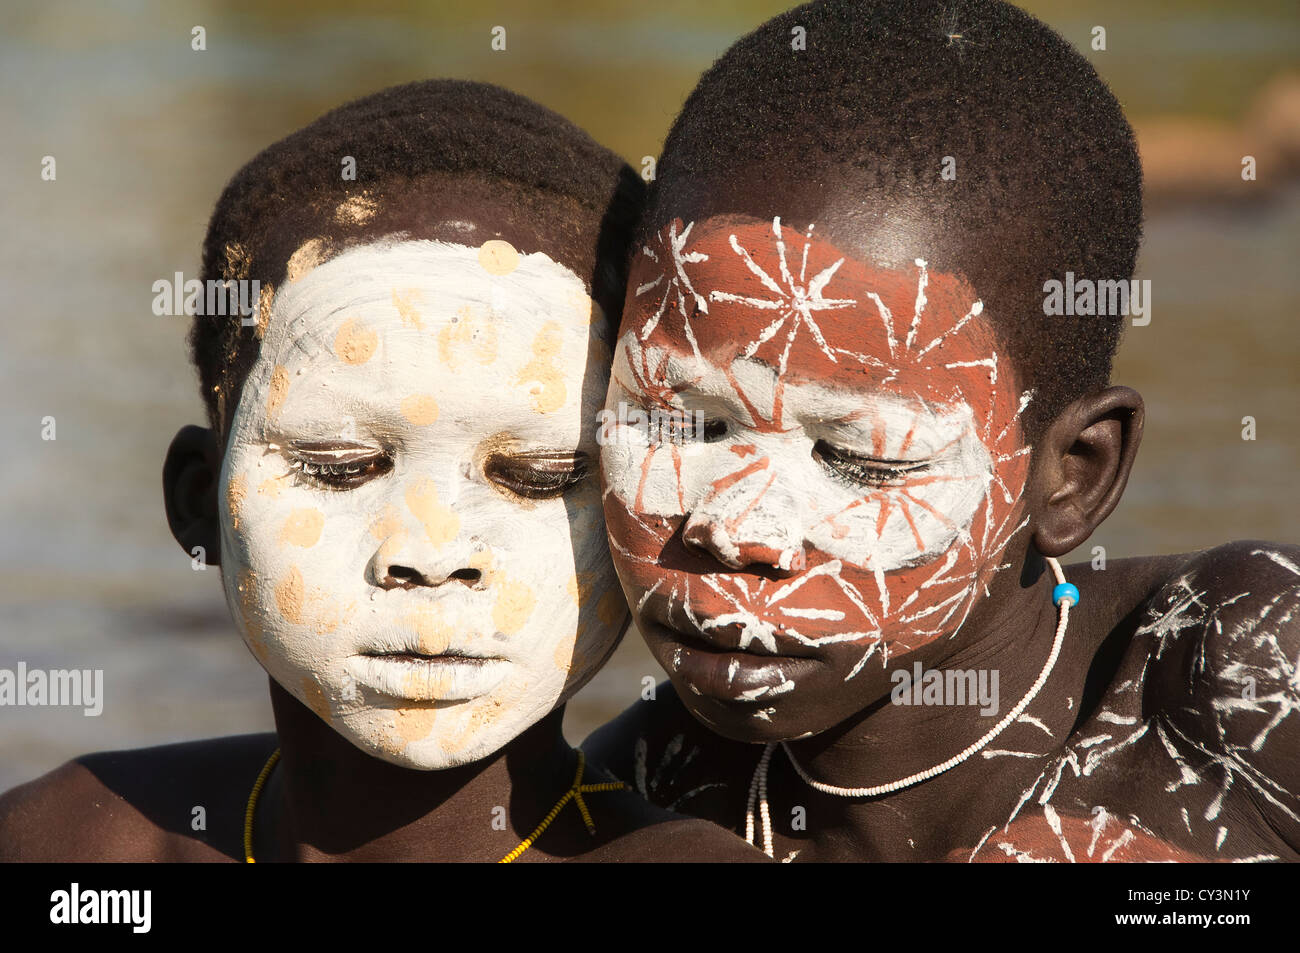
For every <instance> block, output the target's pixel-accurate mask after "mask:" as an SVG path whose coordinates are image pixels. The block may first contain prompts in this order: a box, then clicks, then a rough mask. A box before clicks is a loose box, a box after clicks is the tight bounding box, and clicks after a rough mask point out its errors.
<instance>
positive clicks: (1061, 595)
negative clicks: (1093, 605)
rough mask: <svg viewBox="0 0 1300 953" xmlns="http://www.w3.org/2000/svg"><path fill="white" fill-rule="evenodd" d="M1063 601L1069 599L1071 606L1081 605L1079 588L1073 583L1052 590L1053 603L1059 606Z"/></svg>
mask: <svg viewBox="0 0 1300 953" xmlns="http://www.w3.org/2000/svg"><path fill="white" fill-rule="evenodd" d="M1063 599H1069V600H1070V604H1071V605H1076V606H1077V605H1078V604H1079V590H1078V587H1076V586H1074V585H1072V584H1071V583H1068V582H1063V583H1061V584H1060V585H1058V586H1057V587H1056V588H1055V589H1053V590H1052V602H1054V603H1055V604H1056V605H1058V606H1059V605H1060V604H1061V601H1062V600H1063Z"/></svg>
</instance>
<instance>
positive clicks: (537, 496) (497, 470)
mask: <svg viewBox="0 0 1300 953" xmlns="http://www.w3.org/2000/svg"><path fill="white" fill-rule="evenodd" d="M530 464H532V465H530ZM483 472H484V474H486V475H487V478H488V479H489V480H491V481H492V482H493V483H495V484H496V485H497V486H499V487H502V488H503V489H505V490H508V491H509V492H511V493H513V494H514V495H515V496H521V497H523V498H525V499H529V500H549V499H553V498H555V497H557V496H563V495H564V494H565V493H567V492H568V491H569V490H571V489H572V488H573V487H575V486H577V485H578V484H580V483H581V482H582V481H583V480H585V479H586V478H587V457H586V454H581V453H579V454H576V455H575V454H536V455H534V456H521V457H508V456H505V455H502V454H495V455H493V456H490V457H488V459H487V461H486V462H485V463H484V464H483Z"/></svg>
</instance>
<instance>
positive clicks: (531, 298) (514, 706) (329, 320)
mask: <svg viewBox="0 0 1300 953" xmlns="http://www.w3.org/2000/svg"><path fill="white" fill-rule="evenodd" d="M316 257H317V256H316V254H315V251H314V250H313V249H308V250H307V251H305V252H304V253H303V255H302V256H301V259H300V261H299V262H298V263H297V264H298V265H299V266H301V267H297V268H295V269H294V275H293V276H292V279H293V280H291V281H287V282H286V283H285V284H284V287H283V288H282V289H281V290H280V291H279V292H278V293H277V294H276V296H275V298H274V301H273V302H272V303H271V305H270V308H269V317H268V320H267V321H266V328H265V334H264V337H263V343H262V348H261V353H260V355H259V357H258V360H257V363H256V364H255V365H254V367H253V368H252V370H251V371H250V373H249V376H248V378H247V381H246V383H245V385H244V390H243V393H242V394H241V397H240V403H239V407H238V409H237V411H236V413H235V417H234V423H233V427H232V432H231V437H230V441H229V445H228V449H227V453H226V458H225V461H224V465H223V473H222V481H223V482H222V486H223V487H225V488H226V502H227V505H226V506H225V507H224V508H223V513H222V547H223V549H222V557H223V558H222V570H223V579H224V580H225V585H226V588H227V599H228V601H229V602H230V604H231V608H232V613H233V614H234V615H235V617H236V619H237V620H238V621H239V624H240V628H241V631H242V632H243V634H244V638H245V641H246V642H247V643H248V644H249V647H250V649H252V650H253V651H254V654H255V655H256V657H257V658H258V660H259V662H261V664H262V665H263V667H265V668H266V670H267V671H268V672H269V673H270V674H271V675H272V677H274V678H275V679H276V681H277V682H279V684H280V685H281V686H283V687H284V688H285V689H286V690H287V691H289V692H290V693H292V694H293V695H294V696H295V697H297V698H298V699H299V700H300V701H302V702H303V703H304V704H305V705H307V706H308V707H309V708H310V709H311V710H312V711H314V712H316V714H317V715H319V716H320V717H321V718H322V719H323V720H325V721H326V722H328V723H329V724H330V725H331V726H332V727H334V728H335V730H337V731H338V732H339V733H340V734H342V735H343V736H344V737H346V738H348V740H350V741H351V742H353V743H354V744H356V745H357V746H358V747H360V748H362V749H363V750H365V751H367V752H370V753H371V754H373V755H374V756H375V757H379V758H382V759H384V760H386V761H390V762H392V763H395V764H400V765H403V766H406V767H412V768H417V769H425V770H433V769H439V768H444V767H450V766H453V765H458V764H465V763H469V762H472V761H476V760H479V759H481V758H483V757H486V756H487V755H489V754H492V753H493V752H495V751H497V750H499V749H500V748H501V747H502V746H504V745H505V744H506V743H508V742H509V741H510V740H512V739H513V738H515V737H516V736H518V735H519V734H520V733H521V732H523V731H524V730H525V729H527V728H528V727H530V726H531V725H533V724H535V723H536V722H537V721H538V720H539V719H541V718H542V717H543V716H545V715H546V714H548V713H549V712H551V711H554V710H555V708H556V707H557V706H559V705H560V704H562V703H563V702H564V701H565V700H567V699H568V697H569V696H570V695H572V693H573V692H574V691H576V690H577V689H578V688H579V687H581V686H582V685H583V684H584V683H585V682H586V681H587V680H588V679H589V678H590V677H591V676H592V675H593V674H594V673H595V668H596V666H597V665H599V663H600V661H601V660H602V659H604V658H606V657H607V656H608V654H609V651H610V650H611V649H612V647H613V645H614V644H615V642H616V641H617V639H618V636H619V632H620V629H621V628H622V623H623V619H624V613H623V611H622V609H621V605H622V603H621V597H620V595H619V592H618V588H617V583H616V580H615V577H614V573H613V569H612V565H611V561H610V558H609V551H608V547H607V542H606V538H605V528H604V523H603V521H602V520H601V519H600V507H599V506H598V505H596V501H598V500H599V488H598V485H597V482H596V480H597V477H596V472H597V465H598V463H597V450H598V448H597V446H596V441H595V433H596V419H595V416H594V412H592V411H591V409H592V408H598V407H600V406H601V403H602V400H603V396H604V394H605V390H606V387H607V385H608V379H609V367H608V359H607V358H608V355H609V353H610V351H609V347H608V342H607V341H604V340H602V339H601V335H603V334H604V330H603V325H602V324H593V323H592V315H593V314H594V313H598V312H597V309H595V306H594V305H593V303H592V301H591V298H590V297H589V296H588V294H587V292H586V289H585V285H584V283H583V281H582V280H581V279H580V278H579V277H578V276H577V275H575V274H574V273H573V272H572V271H570V270H569V269H568V268H566V267H564V266H562V265H560V264H557V263H556V262H555V261H553V260H551V259H550V258H549V257H548V256H546V255H543V254H536V253H534V254H520V253H519V252H518V251H517V250H516V249H514V248H513V247H511V246H510V245H509V244H507V243H505V242H501V241H490V242H487V243H485V244H484V245H482V246H475V247H470V246H463V245H456V244H449V243H444V242H432V241H392V242H379V243H374V244H370V245H365V246H361V247H358V248H353V249H350V250H348V251H347V252H344V253H343V254H340V255H338V256H337V257H334V258H331V259H329V260H315V259H316ZM557 460H558V461H559V463H558V464H557V462H556V461H557ZM557 474H558V476H557ZM250 490H253V492H250Z"/></svg>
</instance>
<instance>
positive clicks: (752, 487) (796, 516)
mask: <svg viewBox="0 0 1300 953" xmlns="http://www.w3.org/2000/svg"><path fill="white" fill-rule="evenodd" d="M643 368H653V369H655V371H656V373H655V374H654V380H653V382H650V381H647V379H646V374H645V373H644V372H643V370H642V369H643ZM778 383H781V387H780V391H779V392H780V395H781V399H780V400H779V401H778V400H777V399H776V395H777V393H778ZM656 389H657V390H659V391H670V392H676V393H681V394H684V395H689V401H690V403H691V406H692V408H693V409H696V410H699V411H701V412H702V414H703V416H704V417H706V418H712V419H714V420H716V421H719V422H726V423H727V425H728V426H727V430H728V432H730V433H736V434H740V436H736V437H731V438H728V437H727V436H725V435H724V436H723V437H721V438H720V439H718V440H716V441H711V442H705V441H700V440H692V441H685V442H683V443H682V444H681V445H680V446H678V447H673V448H670V451H669V452H663V451H664V448H663V447H662V446H660V445H658V444H656V443H654V442H652V439H651V435H648V434H646V433H645V432H643V431H642V430H640V429H638V428H635V427H629V428H626V429H623V428H618V429H615V430H614V431H613V438H612V439H611V440H610V441H609V443H608V445H607V446H606V447H605V448H604V450H603V451H602V453H603V456H602V467H603V468H604V472H605V479H606V484H607V486H608V488H609V489H610V490H611V491H612V492H613V493H614V494H615V495H616V496H617V498H618V499H619V500H620V501H622V502H623V503H624V505H626V506H629V507H633V508H634V509H635V511H636V512H638V513H640V514H643V515H645V516H660V517H676V516H678V515H679V514H682V513H689V514H690V518H689V519H688V520H687V524H686V532H688V533H690V532H691V530H692V527H694V526H699V527H700V531H702V532H706V533H707V534H708V535H709V538H710V541H711V543H712V545H713V548H714V549H715V551H716V552H717V555H718V558H719V559H721V560H722V561H724V563H726V564H727V565H729V566H731V567H732V568H737V569H738V568H741V567H743V566H744V565H746V563H747V560H744V559H742V557H741V553H740V550H741V547H742V545H744V544H746V543H749V544H755V543H757V544H760V545H762V546H763V547H764V548H765V549H766V550H768V551H771V552H774V553H787V552H790V553H796V554H797V553H798V552H799V551H800V550H801V549H802V547H803V544H804V542H805V540H806V541H807V542H808V543H809V544H811V545H812V546H813V547H815V548H816V549H817V550H819V551H820V552H822V553H825V554H826V555H828V556H830V557H832V558H835V559H841V560H844V561H845V562H847V563H850V564H852V565H855V566H869V567H870V568H871V569H872V570H880V571H881V572H889V571H892V570H895V569H900V568H903V567H906V566H911V565H915V564H917V563H918V562H921V561H924V560H927V559H929V558H932V557H934V556H936V555H938V554H940V553H943V552H945V551H946V550H948V549H949V547H951V546H952V545H953V543H954V542H955V541H956V540H958V539H959V538H962V537H964V535H965V534H966V533H967V532H968V530H969V527H970V524H971V521H972V519H973V518H974V516H975V513H976V511H977V509H978V508H979V506H980V504H981V503H982V502H983V500H984V497H985V494H986V493H987V491H988V486H989V484H990V482H991V481H992V474H993V461H992V458H991V456H990V454H989V451H988V449H987V448H986V447H985V446H984V444H983V443H982V442H981V441H980V439H979V434H978V431H977V427H976V422H975V420H974V414H973V412H972V410H971V408H970V406H969V405H968V404H965V403H960V402H958V403H954V404H952V405H949V406H934V405H931V404H928V403H926V402H925V401H923V400H921V399H920V398H919V397H915V396H912V397H904V396H901V395H897V394H891V393H888V392H879V393H874V394H860V393H854V392H850V391H846V390H845V389H842V388H838V389H837V388H831V387H825V386H822V385H820V384H815V383H806V382H780V381H779V374H778V372H777V371H776V370H775V369H773V368H771V367H769V366H767V365H766V364H763V363H760V362H758V361H755V360H752V359H744V358H741V359H738V360H736V361H735V362H734V363H733V364H732V365H731V366H730V367H729V368H725V369H724V368H718V367H716V366H713V365H711V364H709V363H707V362H704V361H700V360H695V359H693V358H692V356H691V355H689V354H677V353H674V352H672V351H671V350H667V349H664V348H659V347H654V346H646V345H644V344H643V343H642V342H641V341H639V340H638V339H637V336H636V334H635V333H632V332H629V333H627V334H625V335H623V337H622V339H621V340H620V342H619V347H618V352H617V355H616V356H615V358H614V370H613V383H612V386H611V388H610V401H612V402H613V404H614V408H613V409H614V410H615V411H616V410H617V404H618V403H619V402H623V403H625V404H627V405H631V406H632V407H634V408H640V407H642V406H643V405H644V404H645V403H646V397H647V391H655V390H656ZM741 390H743V392H744V394H745V396H746V401H740V400H738V399H737V398H736V394H737V393H738V392H740V391H741ZM753 410H757V411H758V413H759V415H760V417H759V419H757V420H756V419H755V418H754V416H753ZM768 421H770V426H767V427H765V428H761V429H760V428H759V426H758V425H759V424H760V423H764V422H768ZM818 441H824V442H825V443H827V444H830V445H832V446H835V447H839V448H843V449H844V451H846V452H847V453H850V454H852V455H853V456H855V457H860V458H873V457H874V458H879V459H885V460H889V461H893V463H891V466H892V467H894V468H896V469H897V470H898V471H899V472H900V474H906V473H907V472H908V471H909V469H911V470H914V471H918V472H919V471H923V474H924V479H921V480H916V481H914V482H913V483H911V484H910V485H902V483H901V481H899V482H900V485H899V486H898V487H890V486H884V487H882V488H881V491H880V492H879V493H877V494H874V495H871V496H867V497H865V498H864V496H863V492H862V487H861V485H855V484H852V483H850V482H848V481H846V480H844V479H842V478H838V477H837V476H835V475H834V474H833V472H832V471H828V469H827V466H826V465H825V464H824V463H822V462H819V460H818V457H817V455H816V453H815V452H814V448H815V445H816V444H817V443H818ZM761 460H767V461H770V462H769V463H767V464H764V465H761V466H760V465H757V462H758V461H761ZM774 472H780V473H781V474H782V475H783V476H784V480H782V481H781V482H780V483H779V484H778V483H777V482H776V481H774V478H773V473H774ZM719 475H722V477H721V479H719ZM891 493H894V494H897V497H896V498H891V496H890V494H891ZM900 499H901V500H902V503H904V504H909V506H908V511H907V514H906V518H903V510H902V505H900V503H899V500H900ZM891 516H892V517H893V518H890V517H891ZM882 517H883V518H882ZM787 568H788V567H787Z"/></svg>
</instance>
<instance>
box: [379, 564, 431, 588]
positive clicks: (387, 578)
mask: <svg viewBox="0 0 1300 953" xmlns="http://www.w3.org/2000/svg"><path fill="white" fill-rule="evenodd" d="M382 585H383V587H384V588H385V589H411V588H413V587H415V586H422V585H425V579H424V576H423V575H421V574H420V572H419V571H418V570H415V569H412V568H411V567H409V566H389V567H388V572H386V573H385V574H384V578H383V582H382Z"/></svg>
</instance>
